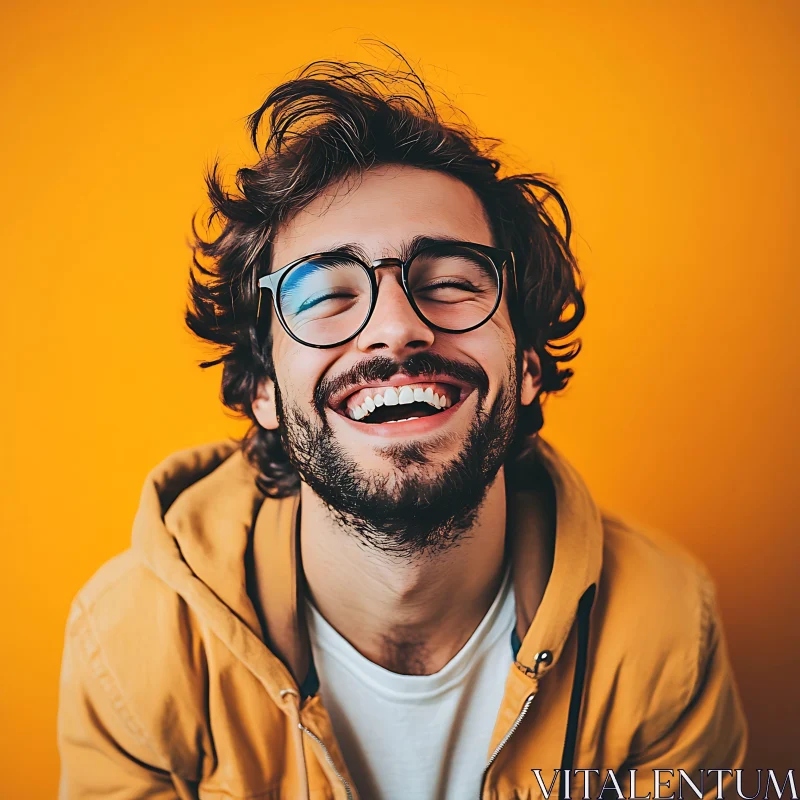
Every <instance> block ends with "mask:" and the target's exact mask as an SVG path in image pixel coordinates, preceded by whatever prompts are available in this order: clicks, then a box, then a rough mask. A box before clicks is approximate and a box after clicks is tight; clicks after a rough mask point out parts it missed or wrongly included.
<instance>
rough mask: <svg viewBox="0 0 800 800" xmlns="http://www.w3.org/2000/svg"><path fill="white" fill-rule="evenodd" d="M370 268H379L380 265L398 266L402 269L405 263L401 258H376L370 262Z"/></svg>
mask: <svg viewBox="0 0 800 800" xmlns="http://www.w3.org/2000/svg"><path fill="white" fill-rule="evenodd" d="M370 266H371V267H372V269H380V268H381V267H400V269H402V268H403V267H404V266H405V264H404V262H403V260H402V259H401V258H376V259H375V260H374V261H371V262H370Z"/></svg>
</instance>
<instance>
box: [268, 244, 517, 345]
mask: <svg viewBox="0 0 800 800" xmlns="http://www.w3.org/2000/svg"><path fill="white" fill-rule="evenodd" d="M442 247H463V248H465V249H469V250H474V251H476V252H477V253H480V254H481V255H483V256H486V257H487V258H488V259H489V261H490V262H491V264H492V266H493V267H494V270H495V273H496V275H497V296H496V297H495V301H494V305H493V306H492V310H491V311H490V312H489V313H488V314H487V315H486V317H485V318H484V319H483V320H481V321H480V322H479V323H477V324H476V325H471V326H470V327H469V328H461V329H453V328H443V327H441V326H440V325H435V324H434V323H433V322H431V321H430V320H429V319H428V318H427V317H426V316H425V315H424V314H423V313H422V311H420V309H419V307H418V306H417V304H416V302H415V301H414V298H413V296H412V293H411V291H410V290H409V288H408V275H409V272H410V269H411V263H412V262H413V261H414V259H416V258H418V257H419V256H420V255H422V254H423V253H427V252H429V251H431V250H437V249H439V248H442ZM342 255H343V251H341V250H331V251H327V252H322V253H312V254H311V255H307V256H303V257H302V258H298V259H295V260H294V261H292V262H290V263H289V264H286V266H284V267H281V268H280V269H278V270H275V271H274V272H270V273H268V274H267V275H264V276H262V277H261V278H259V279H258V289H259V292H258V307H257V309H256V332H257V334H258V333H259V331H260V324H261V322H262V317H261V303H262V298H263V296H264V292H265V291H269V292H270V293H271V294H272V304H273V307H274V309H275V313H276V314H277V316H278V320H279V321H280V323H281V326H282V327H283V329H284V330H285V331H286V333H287V334H289V336H291V337H292V339H294V340H295V341H296V342H298V343H299V344H302V345H305V346H306V347H314V348H316V349H318V350H327V349H330V348H332V347H341V345H343V344H347V342H350V341H352V340H353V339H355V338H356V336H358V334H359V333H361V331H363V330H364V328H366V327H367V324H368V323H369V321H370V320H371V319H372V314H373V312H374V311H375V306H376V305H377V303H378V281H377V280H376V278H375V270H376V269H379V268H380V267H400V276H401V284H402V287H403V293H404V294H405V296H406V298H407V299H408V302H409V304H410V305H411V308H413V309H414V313H416V315H417V316H418V317H419V318H420V319H421V320H422V322H424V323H425V324H426V325H427V326H428V327H430V328H433V329H434V330H436V331H440V332H442V333H468V332H469V331H474V330H475V329H476V328H480V327H481V325H485V324H486V323H487V322H488V321H489V320H490V319H491V318H492V317H493V316H494V313H495V312H496V311H497V309H498V308H499V306H500V301H501V300H502V298H503V267H510V269H511V275H512V278H513V280H514V293H515V296H516V294H517V293H518V286H517V269H516V262H515V260H514V253H513V252H512V251H511V250H503V249H502V248H499V247H490V246H489V245H485V244H476V243H475V242H461V241H451V240H450V239H442V240H439V241H435V242H432V243H430V244H426V245H425V246H424V247H421V248H419V249H418V250H415V251H414V252H413V253H412V254H411V255H410V256H409V257H408V258H407V259H405V260H403V259H401V258H378V259H375V260H374V261H371V262H369V263H365V262H364V261H362V260H361V259H360V258H358V257H357V256H355V255H353V254H352V253H350V252H347V253H346V255H347V257H348V258H351V259H352V260H353V261H354V262H355V263H357V264H359V265H360V266H361V267H362V268H363V269H364V270H365V272H366V273H367V278H368V279H369V283H370V305H369V311H368V312H367V314H366V316H365V317H364V321H363V322H362V323H361V325H359V327H358V329H357V330H356V332H355V333H353V334H352V335H350V336H348V337H347V338H346V339H342V340H341V341H339V342H334V343H333V344H311V343H310V342H306V341H304V340H303V339H301V338H300V337H299V336H296V335H295V334H294V333H292V331H291V329H290V328H289V325H288V324H287V322H286V320H285V319H284V316H283V311H282V310H281V307H280V303H279V302H278V298H279V297H280V291H281V286H282V285H283V282H284V280H285V279H286V277H287V275H288V274H289V273H290V271H291V270H292V269H293V268H294V267H297V266H299V265H300V264H304V263H306V262H307V261H313V260H314V259H316V258H337V257H341V256H342ZM266 318H267V316H266V315H264V319H266ZM258 338H259V340H262V337H261V336H259V337H258Z"/></svg>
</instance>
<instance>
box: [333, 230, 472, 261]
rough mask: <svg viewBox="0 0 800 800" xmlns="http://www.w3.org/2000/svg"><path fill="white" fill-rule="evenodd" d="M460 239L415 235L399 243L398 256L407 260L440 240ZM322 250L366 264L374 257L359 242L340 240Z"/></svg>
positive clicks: (454, 240)
mask: <svg viewBox="0 0 800 800" xmlns="http://www.w3.org/2000/svg"><path fill="white" fill-rule="evenodd" d="M461 241H463V239H461V238H460V237H458V236H448V235H447V234H437V235H423V234H420V235H417V236H414V237H413V238H411V239H407V240H405V241H403V242H401V243H400V247H399V248H398V252H399V258H400V259H401V260H402V261H408V259H409V258H411V256H412V255H414V253H416V252H418V251H419V250H422V249H423V248H425V247H430V246H431V245H435V244H439V243H440V242H461ZM324 252H326V253H343V254H344V255H348V256H353V257H355V258H358V259H360V260H361V261H365V262H366V263H367V264H371V263H372V262H373V261H374V260H375V259H374V258H373V257H372V256H371V255H370V254H369V253H367V251H366V250H365V249H364V246H363V245H362V244H360V243H359V242H340V243H335V244H333V245H331V247H330V248H329V249H326V250H325V251H324Z"/></svg>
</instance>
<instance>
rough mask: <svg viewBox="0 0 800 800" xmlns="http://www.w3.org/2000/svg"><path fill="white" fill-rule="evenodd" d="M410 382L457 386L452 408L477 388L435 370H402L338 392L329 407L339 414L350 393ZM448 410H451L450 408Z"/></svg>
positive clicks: (330, 399) (330, 400)
mask: <svg viewBox="0 0 800 800" xmlns="http://www.w3.org/2000/svg"><path fill="white" fill-rule="evenodd" d="M409 383H446V384H448V385H450V386H455V387H456V388H457V389H458V390H459V392H460V397H459V399H458V403H453V405H452V406H450V408H455V407H456V406H457V405H458V404H459V403H461V401H462V400H464V399H466V397H467V396H469V394H471V393H472V391H473V390H474V389H475V386H473V385H472V384H471V383H466V382H464V381H462V380H458V379H456V378H453V377H452V376H450V375H445V374H443V373H438V372H434V373H428V374H425V375H408V374H406V373H404V372H400V373H398V374H396V375H392V377H391V378H389V380H387V381H368V382H367V383H359V384H357V385H355V386H348V387H347V389H345V390H344V391H342V392H337V393H336V394H335V395H332V396H331V397H330V398H329V400H328V407H329V408H330V409H331V410H332V411H335V412H336V413H337V414H339V413H340V412H341V410H342V409H343V408H344V406H345V404H346V403H347V399H348V398H349V397H350V395H352V394H355V393H356V392H359V391H361V390H362V389H379V388H388V387H389V386H404V385H406V384H409ZM447 410H448V411H449V410H450V409H447ZM440 413H443V412H440ZM395 424H399V423H395ZM370 427H373V428H374V427H375V425H374V424H372V425H371V426H370Z"/></svg>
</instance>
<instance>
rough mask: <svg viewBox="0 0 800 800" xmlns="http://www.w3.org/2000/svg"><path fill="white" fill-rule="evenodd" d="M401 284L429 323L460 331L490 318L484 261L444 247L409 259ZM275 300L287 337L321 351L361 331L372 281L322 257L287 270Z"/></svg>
mask: <svg viewBox="0 0 800 800" xmlns="http://www.w3.org/2000/svg"><path fill="white" fill-rule="evenodd" d="M407 285H408V291H409V294H410V296H411V299H412V301H413V303H414V305H416V307H417V309H418V311H419V312H420V314H421V315H422V317H423V318H425V319H426V320H427V321H428V322H429V323H431V324H432V325H434V326H436V327H438V328H444V329H446V330H449V331H463V330H467V329H468V328H472V327H475V326H477V325H480V324H481V323H483V322H485V321H486V320H487V319H488V318H489V317H490V316H491V314H492V312H493V310H494V308H495V306H496V304H497V295H498V285H499V282H498V274H497V270H496V269H495V266H494V264H493V263H492V261H491V259H490V258H489V257H488V256H486V255H484V254H483V253H480V252H478V251H476V250H472V249H470V248H465V247H463V246H449V245H445V246H442V247H439V248H436V249H428V250H424V251H422V252H421V253H419V254H418V255H417V256H415V257H414V259H413V260H412V262H411V263H410V264H409V268H408V278H407ZM279 295H280V296H279V305H280V309H281V313H282V315H283V318H284V321H285V323H286V325H287V327H288V328H289V330H290V331H291V332H292V334H293V335H294V336H296V337H297V338H298V339H300V340H301V341H303V342H306V343H308V344H311V345H323V346H324V345H330V344H336V343H338V342H343V341H346V340H347V339H349V338H351V337H352V336H353V335H355V333H356V332H357V331H358V330H359V329H360V328H361V326H362V325H363V324H364V322H365V320H366V318H367V316H368V315H369V312H370V308H371V304H372V282H371V281H370V278H369V274H368V273H367V270H366V269H365V268H364V266H363V265H362V264H360V263H359V262H358V261H355V260H353V259H351V258H350V257H348V256H346V255H337V256H324V257H319V258H316V259H311V260H308V261H304V262H301V263H300V264H297V265H296V266H294V267H293V268H292V269H291V270H289V272H287V274H286V277H285V278H284V280H283V282H282V283H281V287H280V293H279Z"/></svg>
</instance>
